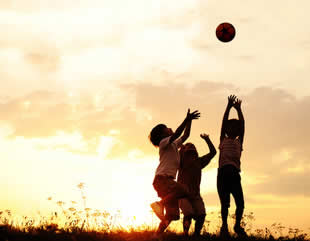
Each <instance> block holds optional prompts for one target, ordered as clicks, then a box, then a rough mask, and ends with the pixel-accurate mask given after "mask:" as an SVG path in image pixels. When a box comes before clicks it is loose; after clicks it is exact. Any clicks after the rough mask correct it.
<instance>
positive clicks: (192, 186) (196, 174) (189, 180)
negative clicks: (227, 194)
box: [178, 134, 216, 236]
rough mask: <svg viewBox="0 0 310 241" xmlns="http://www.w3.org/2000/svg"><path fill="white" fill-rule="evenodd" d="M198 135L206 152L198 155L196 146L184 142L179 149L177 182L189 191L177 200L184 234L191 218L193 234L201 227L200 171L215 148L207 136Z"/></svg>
mask: <svg viewBox="0 0 310 241" xmlns="http://www.w3.org/2000/svg"><path fill="white" fill-rule="evenodd" d="M200 137H201V138H202V139H204V140H205V142H206V143H207V145H208V147H209V153H208V154H206V155H204V156H202V157H199V156H198V152H197V150H196V147H195V145H194V144H192V143H186V144H185V145H184V146H182V147H181V150H180V157H181V166H180V170H179V174H178V183H181V184H183V185H185V186H186V188H187V190H188V192H189V196H188V197H187V198H183V199H181V200H179V207H180V208H181V210H182V212H183V215H184V217H183V231H184V234H185V235H186V236H187V235H188V231H189V228H190V225H191V222H192V219H194V220H195V221H196V222H195V232H194V235H195V236H199V235H200V232H201V229H202V227H203V224H204V221H205V217H206V210H205V206H204V203H203V200H202V198H201V195H200V182H201V172H202V169H203V168H204V167H206V166H207V165H208V164H209V163H210V161H211V159H212V158H213V157H214V156H215V155H216V149H215V147H214V145H213V143H212V142H211V140H210V138H209V136H208V135H206V134H201V135H200Z"/></svg>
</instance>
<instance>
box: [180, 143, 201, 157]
mask: <svg viewBox="0 0 310 241" xmlns="http://www.w3.org/2000/svg"><path fill="white" fill-rule="evenodd" d="M186 147H187V148H188V147H190V148H191V149H190V152H194V153H195V156H196V158H198V152H197V149H196V147H195V145H194V144H193V143H191V142H188V143H186V144H185V145H183V146H182V147H181V149H180V158H181V159H183V157H184V154H185V148H186ZM188 151H189V150H187V151H186V152H188Z"/></svg>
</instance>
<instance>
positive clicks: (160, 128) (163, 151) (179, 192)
mask: <svg viewBox="0 0 310 241" xmlns="http://www.w3.org/2000/svg"><path fill="white" fill-rule="evenodd" d="M199 117H200V113H199V112H198V111H194V112H192V113H190V110H189V109H188V112H187V115H186V118H185V120H184V121H183V122H182V124H181V125H180V126H179V127H178V128H177V129H176V131H175V132H173V131H172V129H171V128H168V127H167V126H166V125H164V124H159V125H157V126H155V127H154V128H153V129H152V131H151V133H150V136H149V137H150V140H151V142H152V144H153V145H154V146H155V147H159V165H158V167H157V169H156V172H155V178H154V181H153V187H154V189H155V190H156V191H157V194H158V196H159V197H160V198H162V200H161V201H159V202H154V203H152V204H151V208H152V209H153V211H154V213H155V214H156V215H157V217H158V218H159V219H160V220H161V222H160V224H159V227H158V230H157V232H158V233H162V232H164V231H165V229H166V228H167V227H168V225H169V224H170V222H171V221H172V220H178V219H179V208H178V200H179V199H180V198H183V197H185V196H187V195H188V193H187V191H186V189H185V188H184V186H183V185H181V184H180V183H177V182H176V181H175V178H176V174H177V171H178V169H179V166H180V156H179V151H178V148H179V147H180V146H181V145H182V143H183V142H184V141H185V140H186V139H187V138H188V137H189V135H190V129H191V123H192V120H194V119H198V118H199ZM184 129H185V131H184V134H183V135H182V136H181V134H182V133H183V130H184ZM180 136H181V137H180ZM164 209H165V210H166V213H165V214H164Z"/></svg>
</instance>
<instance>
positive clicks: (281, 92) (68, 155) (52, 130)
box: [0, 0, 310, 231]
mask: <svg viewBox="0 0 310 241" xmlns="http://www.w3.org/2000/svg"><path fill="white" fill-rule="evenodd" d="M309 9H310V2H309V1H308V0H299V1H298V2H296V1H293V0H273V1H270V0H251V1H245V0H235V1H231V0H169V1H167V0H154V1H153V0H53V1H49V0H27V1H20V0H1V2H0V81H1V88H0V147H1V152H0V153H1V154H0V163H1V169H2V172H1V175H0V196H1V199H0V210H5V209H9V210H12V211H13V212H14V213H16V214H21V215H22V214H24V213H29V212H36V211H38V210H40V211H44V210H53V209H54V208H57V205H56V204H55V202H56V201H59V200H61V201H64V202H66V203H70V201H72V200H75V201H78V202H80V200H81V197H80V192H79V189H78V188H77V185H78V184H79V183H81V182H83V183H85V194H86V196H87V206H88V207H90V208H94V209H95V208H97V209H105V210H109V211H111V212H113V211H115V210H118V209H119V210H121V211H122V212H123V213H125V214H128V215H136V216H137V217H138V216H139V215H140V216H139V217H140V218H141V219H143V218H144V217H145V215H147V214H148V213H149V204H150V203H151V202H152V201H154V200H157V199H158V198H157V195H156V193H155V191H154V189H153V187H152V179H153V177H154V172H155V168H156V166H157V164H158V149H156V148H155V147H153V146H152V145H151V143H150V142H149V140H148V135H149V132H150V130H151V129H152V127H154V126H155V125H156V124H158V123H165V124H167V126H169V127H171V128H172V129H174V130H175V129H176V128H177V127H178V125H179V124H180V123H181V121H182V120H183V119H184V117H185V115H186V112H187V109H188V108H191V110H195V109H198V110H199V111H200V112H201V118H200V119H199V120H195V121H194V122H193V126H192V132H191V136H190V138H189V141H191V142H193V143H194V144H196V146H197V149H198V152H199V154H200V155H203V154H205V153H206V152H207V151H208V149H207V146H206V145H205V144H204V142H203V140H202V139H201V138H200V137H199V134H200V133H208V134H210V138H211V140H212V141H213V142H214V144H215V146H216V147H217V146H218V145H219V134H220V127H221V120H222V116H223V112H224V109H225V107H226V103H227V96H228V95H229V94H236V95H237V96H238V97H240V98H241V99H242V100H243V103H242V107H243V112H244V116H245V121H246V129H245V140H244V152H243V154H242V159H241V168H242V173H241V176H242V185H243V188H244V194H245V206H246V209H245V211H246V212H250V211H253V212H254V215H255V217H256V221H255V223H257V224H258V225H262V227H264V225H265V226H266V225H270V224H272V223H273V222H281V223H283V224H284V225H286V226H292V227H299V228H301V229H303V230H305V231H309V228H310V215H309V213H310V207H309V203H310V162H309V158H310V149H309V143H310V140H309V137H310V127H309V123H310V112H309V107H310V93H309V89H310V83H309V75H310V61H309V60H310V21H309V17H308V16H309ZM221 22H231V23H232V24H233V25H234V26H235V28H236V37H235V39H234V40H233V41H232V42H230V43H222V42H220V41H218V40H217V39H216V36H215V29H216V27H217V25H218V24H219V23H221ZM231 116H236V113H235V112H234V111H232V115H231ZM217 167H218V155H217V156H216V157H215V158H214V159H213V160H212V162H211V164H210V165H209V166H208V167H206V168H205V169H204V172H203V175H202V184H201V189H202V196H203V197H204V201H205V205H206V208H207V212H208V211H210V210H218V209H219V208H220V204H219V199H218V196H217V192H216V174H217ZM48 197H52V200H51V201H48V200H47V198H48ZM53 205H54V206H53ZM68 205H69V204H68ZM233 212H234V205H232V208H231V209H230V213H233Z"/></svg>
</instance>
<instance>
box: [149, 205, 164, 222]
mask: <svg viewBox="0 0 310 241" xmlns="http://www.w3.org/2000/svg"><path fill="white" fill-rule="evenodd" d="M151 208H152V209H153V211H154V213H155V214H156V216H157V217H158V218H159V219H160V220H164V219H165V215H164V205H162V204H161V203H160V202H154V203H152V204H151Z"/></svg>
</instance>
